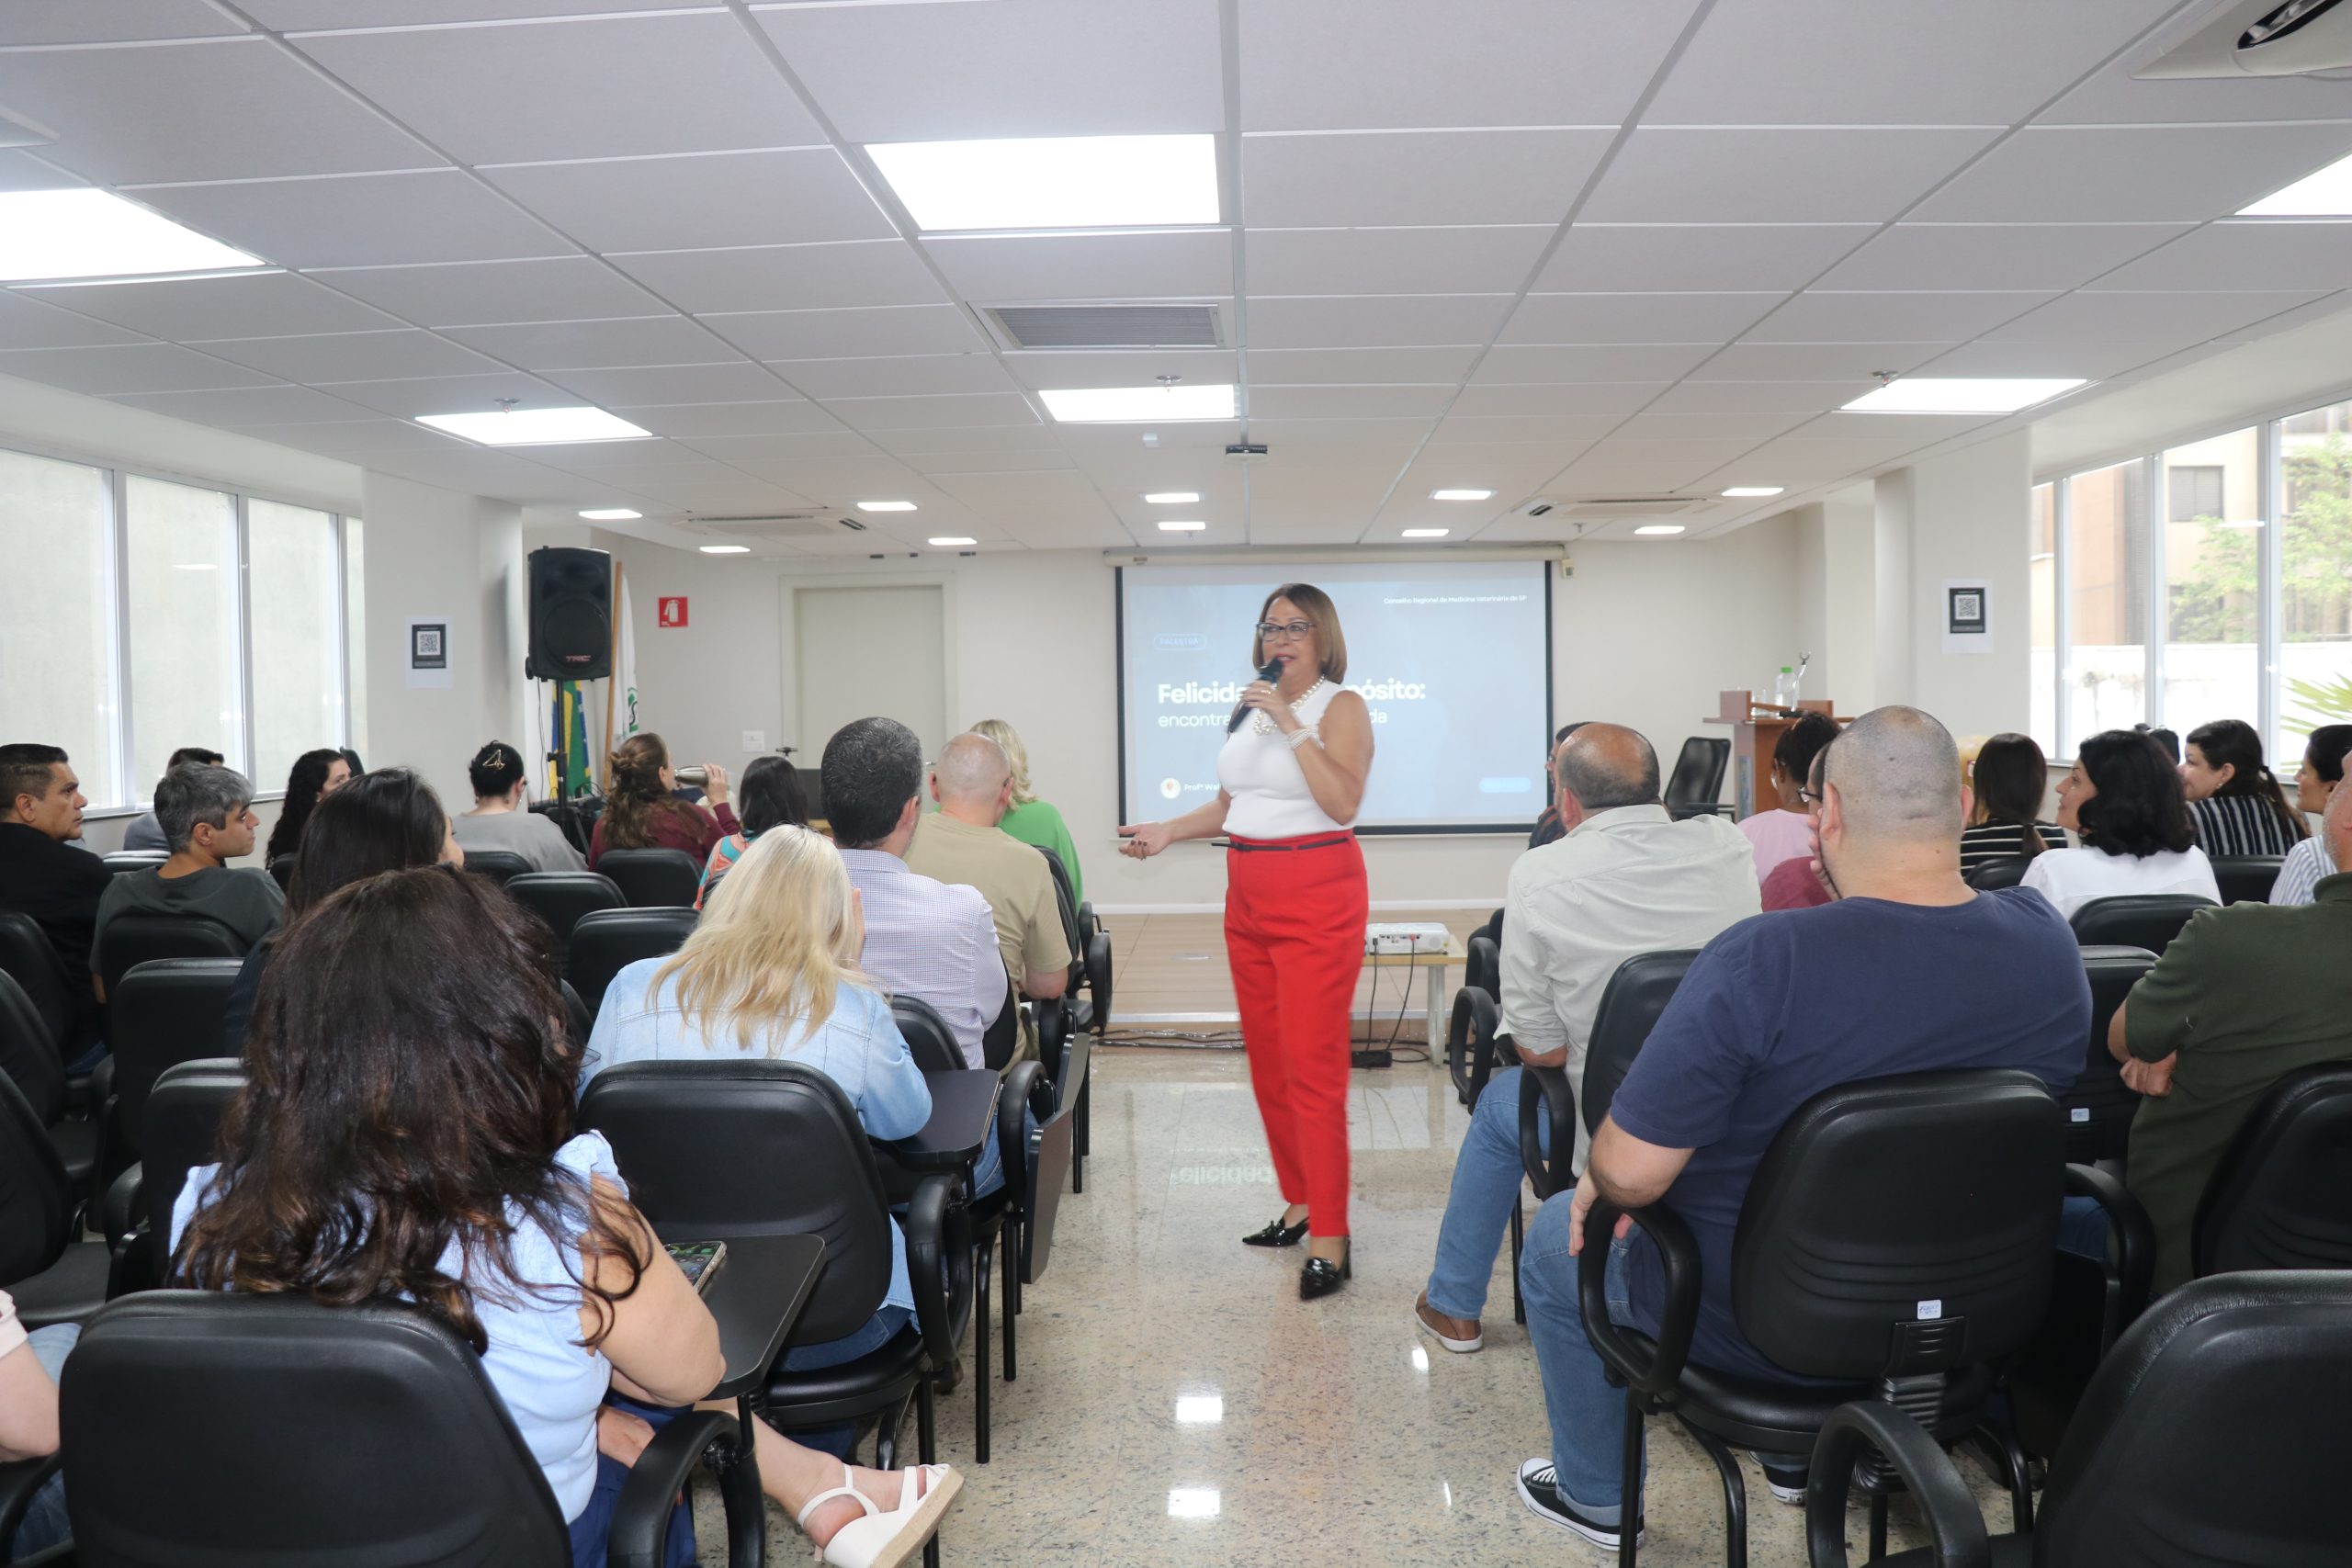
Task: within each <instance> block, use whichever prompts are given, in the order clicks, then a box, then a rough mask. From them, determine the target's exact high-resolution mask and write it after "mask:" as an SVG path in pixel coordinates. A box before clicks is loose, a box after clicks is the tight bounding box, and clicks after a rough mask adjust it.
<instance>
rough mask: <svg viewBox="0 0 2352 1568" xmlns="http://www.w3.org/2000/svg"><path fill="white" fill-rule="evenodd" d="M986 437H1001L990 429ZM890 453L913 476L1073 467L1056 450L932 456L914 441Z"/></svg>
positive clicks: (931, 432) (943, 453) (919, 435)
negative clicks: (902, 460) (899, 460)
mask: <svg viewBox="0 0 2352 1568" xmlns="http://www.w3.org/2000/svg"><path fill="white" fill-rule="evenodd" d="M986 433H987V434H989V435H990V436H995V435H998V434H1001V431H1000V430H999V429H997V428H996V427H994V426H989V427H986ZM892 434H899V435H908V434H911V435H915V436H917V437H918V438H920V437H921V436H924V435H937V434H942V433H941V432H938V431H916V432H909V431H897V432H893V433H892ZM965 434H971V433H970V432H968V431H967V432H966V433H965ZM890 451H891V453H892V454H893V455H894V456H897V457H900V458H903V459H904V460H905V462H906V464H907V466H908V467H909V468H913V469H914V470H915V471H916V472H917V473H920V474H923V475H926V476H930V475H938V474H1009V473H1017V472H1022V471H1025V470H1028V469H1033V468H1042V467H1047V466H1053V467H1060V468H1070V467H1074V466H1075V465H1073V464H1071V463H1070V461H1069V458H1068V457H1065V456H1063V455H1062V453H1061V452H1060V451H1059V449H1056V450H1055V451H1054V452H1052V453H1050V454H1047V455H1044V456H1041V455H1039V454H1038V453H1035V452H1000V451H995V450H986V451H979V452H934V451H932V450H930V449H928V448H927V447H926V446H923V445H922V444H921V442H920V440H918V442H917V443H916V444H915V445H911V446H892V447H891V448H890Z"/></svg>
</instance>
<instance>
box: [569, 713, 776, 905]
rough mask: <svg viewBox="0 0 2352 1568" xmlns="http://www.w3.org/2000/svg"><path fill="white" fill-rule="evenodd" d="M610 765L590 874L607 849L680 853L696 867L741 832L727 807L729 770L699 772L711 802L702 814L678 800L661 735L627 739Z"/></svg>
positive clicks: (711, 767) (713, 767)
mask: <svg viewBox="0 0 2352 1568" xmlns="http://www.w3.org/2000/svg"><path fill="white" fill-rule="evenodd" d="M608 762H609V766H610V768H611V772H612V782H611V783H610V784H607V785H606V786H605V814H604V815H603V816H602V817H599V818H597V819H596V829H595V831H594V832H593V833H591V834H590V835H589V837H588V869H589V870H591V871H594V869H595V868H596V863H597V862H598V861H600V860H602V859H604V858H605V851H606V850H680V851H683V852H685V853H687V854H689V855H692V856H693V857H694V859H695V864H697V865H700V864H702V863H706V862H707V861H708V860H709V859H710V852H711V851H712V850H714V849H716V848H717V847H718V841H719V840H721V839H724V838H725V837H727V835H728V834H729V833H740V832H741V831H742V830H743V825H742V824H741V822H738V821H737V820H736V819H735V812H734V808H733V807H729V805H728V804H727V770H726V769H724V768H722V767H719V766H718V764H717V763H709V764H706V765H705V766H704V768H703V793H704V794H705V795H707V796H709V798H710V809H709V810H707V811H706V810H704V809H703V808H702V807H699V806H696V805H695V804H694V803H693V802H692V801H686V800H680V799H679V798H677V795H676V793H675V792H676V790H677V787H678V775H677V773H676V772H675V771H674V770H673V769H672V767H671V766H670V749H669V748H668V747H667V746H665V745H663V744H662V738H661V737H660V736H658V735H655V734H653V733H651V732H650V731H649V732H647V733H645V734H643V735H632V736H630V737H629V738H628V739H626V740H624V741H622V742H621V743H620V745H619V746H617V747H616V748H615V749H614V750H613V754H612V756H611V758H610V759H608Z"/></svg>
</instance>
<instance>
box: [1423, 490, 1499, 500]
mask: <svg viewBox="0 0 2352 1568" xmlns="http://www.w3.org/2000/svg"><path fill="white" fill-rule="evenodd" d="M1494 495H1495V492H1494V491H1490V490H1433V491H1430V500H1431V501H1491V500H1493V499H1494Z"/></svg>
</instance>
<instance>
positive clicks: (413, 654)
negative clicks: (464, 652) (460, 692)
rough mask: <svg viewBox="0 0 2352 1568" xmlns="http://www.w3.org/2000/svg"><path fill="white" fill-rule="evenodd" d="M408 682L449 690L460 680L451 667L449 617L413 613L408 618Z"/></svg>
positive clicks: (414, 684)
mask: <svg viewBox="0 0 2352 1568" xmlns="http://www.w3.org/2000/svg"><path fill="white" fill-rule="evenodd" d="M407 674H408V683H409V684H410V685H412V686H428V687H437V688H439V689H441V690H444V691H447V690H448V689H449V688H450V687H453V686H455V685H456V684H457V683H458V681H457V673H456V671H453V670H451V669H450V667H449V617H448V616H447V615H418V616H412V617H411V618H410V620H409V622H408V667H407Z"/></svg>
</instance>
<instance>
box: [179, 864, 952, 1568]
mask: <svg viewBox="0 0 2352 1568" xmlns="http://www.w3.org/2000/svg"><path fill="white" fill-rule="evenodd" d="M534 926H535V922H533V921H532V920H531V919H530V918H529V917H528V916H527V915H526V914H525V913H524V912H523V911H522V909H521V908H520V907H519V906H517V905H516V904H515V903H514V902H513V901H512V900H511V899H509V898H508V897H506V896H505V895H504V894H503V892H501V891H500V890H499V889H498V888H497V887H495V886H492V885H491V884H489V883H488V882H486V881H483V880H481V879H479V878H474V877H467V876H459V875H455V874H451V873H450V872H448V871H446V870H442V869H437V868H426V869H420V870H414V871H402V872H389V873H386V874H383V875H380V876H376V877H371V878H369V879H368V880H367V881H364V882H360V883H357V884H355V885H353V886H348V887H345V888H343V889H342V890H340V891H339V892H337V893H335V894H334V895H332V896H330V897H328V898H327V899H326V900H325V901H324V902H322V903H321V904H320V905H318V906H317V907H316V908H313V909H311V911H310V912H309V913H308V914H307V915H306V916H304V918H303V919H301V920H300V922H299V923H298V924H297V925H295V926H294V928H293V929H292V930H290V931H288V933H287V937H286V943H285V951H284V953H283V955H282V960H283V961H282V962H280V963H279V964H275V965H273V966H272V968H271V970H270V973H269V977H268V979H267V981H266V984H265V985H264V986H263V987H262V994H261V1000H260V1007H259V1010H257V1012H256V1013H255V1015H254V1036H253V1041H252V1043H251V1044H250V1045H249V1046H248V1048H247V1050H246V1052H245V1071H246V1075H247V1081H246V1087H245V1089H244V1090H243V1093H241V1094H240V1095H239V1096H238V1097H237V1099H236V1100H234V1101H233V1102H232V1104H231V1106H230V1109H229V1113H228V1115H227V1117H226V1119H225V1121H224V1122H223V1124H222V1126H221V1131H220V1145H219V1146H220V1150H221V1154H222V1157H221V1159H220V1163H219V1164H217V1165H209V1166H204V1167H201V1168H198V1169H195V1170H192V1171H190V1172H189V1173H188V1181H187V1189H186V1190H184V1191H183V1192H182V1193H181V1194H180V1198H179V1201H178V1202H177V1203H176V1204H175V1206H174V1209H173V1212H172V1216H171V1239H172V1247H173V1263H172V1274H173V1278H174V1282H175V1283H176V1284H181V1285H186V1286H192V1287H194V1288H197V1289H199V1290H216V1291H218V1290H231V1291H251V1292H299V1293H300V1294H303V1295H306V1296H308V1297H310V1298H311V1300H313V1301H317V1302H320V1303H323V1304H325V1305H328V1306H344V1305H350V1304H353V1303H360V1302H369V1301H405V1302H410V1303H414V1304H415V1305H417V1306H419V1307H422V1308H423V1309H424V1311H425V1312H426V1313H427V1314H429V1315H431V1316H432V1317H434V1318H435V1319H436V1320H438V1321H439V1322H440V1323H442V1324H443V1325H446V1326H447V1327H448V1328H449V1329H450V1330H451V1331H453V1332H454V1333H455V1334H457V1336H458V1337H459V1338H461V1339H463V1340H464V1341H465V1342H466V1343H467V1344H469V1345H470V1346H471V1347H472V1348H473V1349H474V1351H475V1353H476V1354H477V1355H479V1356H480V1357H481V1366H482V1371H484V1373H485V1374H487V1375H488V1377H489V1379H490V1382H491V1385H492V1387H493V1388H495V1389H497V1391H498V1393H499V1396H500V1398H501V1400H502V1401H503V1403H504V1404H505V1406H506V1409H507V1413H508V1414H509V1415H510V1416H512V1417H513V1418H514V1421H515V1428H516V1430H517V1432H518V1433H519V1434H520V1435H521V1437H522V1438H523V1440H524V1442H525V1444H526V1446H527V1447H528V1448H529V1449H530V1450H531V1454H532V1457H533V1458H534V1459H535V1460H537V1462H538V1464H539V1468H540V1470H541V1472H542V1473H543V1474H545V1476H546V1477H547V1481H548V1489H549V1490H550V1491H551V1492H552V1493H553V1494H554V1495H555V1500H556V1504H557V1506H558V1507H559V1508H560V1510H561V1512H562V1515H563V1517H564V1519H565V1520H566V1521H567V1523H568V1524H569V1525H570V1528H571V1550H572V1560H573V1562H575V1563H578V1564H586V1563H592V1562H593V1563H602V1562H605V1546H606V1539H607V1537H608V1535H609V1532H610V1530H611V1527H612V1514H613V1508H614V1505H615V1504H616V1502H617V1501H618V1498H619V1495H620V1489H621V1485H622V1483H624V1482H625V1481H626V1479H627V1477H628V1460H629V1459H632V1458H633V1457H634V1456H635V1454H636V1453H638V1452H639V1451H641V1450H642V1447H643V1441H644V1439H645V1438H647V1437H649V1436H650V1426H651V1424H652V1423H654V1422H658V1421H662V1420H665V1419H667V1418H668V1416H669V1415H670V1414H671V1413H672V1411H673V1410H674V1408H675V1407H678V1406H683V1405H684V1404H689V1403H691V1402H692V1401H694V1400H695V1399H697V1398H699V1397H701V1396H702V1395H703V1394H704V1393H707V1392H708V1391H709V1389H710V1387H711V1385H712V1384H714V1383H715V1382H718V1379H719V1377H720V1376H721V1375H722V1374H723V1373H724V1372H725V1371H726V1363H725V1360H724V1359H723V1358H722V1357H721V1355H720V1353H719V1343H718V1325H717V1323H715V1322H714V1321H713V1320H712V1318H711V1315H710V1312H709V1309H707V1307H705V1306H704V1305H703V1303H702V1300H701V1298H700V1297H698V1296H697V1295H695V1291H694V1287H693V1286H692V1285H690V1284H688V1283H687V1282H686V1279H685V1276H684V1274H682V1273H680V1272H679V1269H678V1266H677V1265H676V1264H675V1263H674V1262H673V1261H671V1258H670V1256H669V1254H668V1253H667V1252H665V1251H664V1250H663V1249H662V1245H661V1243H660V1242H659V1241H658V1240H656V1239H655V1237H654V1235H653V1231H652V1228H651V1227H650V1225H648V1224H646V1222H645V1220H644V1218H643V1216H641V1215H640V1214H639V1213H638V1212H637V1210H636V1208H635V1207H634V1206H633V1205H632V1204H631V1203H630V1202H629V1201H628V1189H627V1187H626V1186H624V1185H623V1183H622V1181H621V1179H620V1176H619V1173H618V1172H617V1170H616V1168H615V1167H614V1164H613V1153H612V1149H611V1148H610V1146H609V1145H606V1144H605V1140H604V1139H603V1138H602V1137H601V1136H599V1135H598V1134H594V1133H587V1134H577V1135H574V1134H573V1133H572V1100H573V1091H574V1087H575V1082H576V1079H577V1077H578V1073H579V1063H580V1057H579V1055H578V1053H577V1052H576V1051H574V1050H573V1049H572V1047H571V1043H570V1042H568V1041H567V1040H566V1039H565V1038H564V1035H563V1031H562V1027H561V1025H560V1023H559V1022H557V1020H559V1019H560V1018H561V1017H562V1014H563V1006H562V1003H561V1001H560V999H559V998H558V995H557V992H556V987H555V981H554V978H553V976H552V975H551V973H550V972H549V970H548V967H547V966H546V964H545V961H544V955H543V953H541V951H540V948H539V943H540V941H541V938H540V936H539V934H538V933H537V931H536V930H535V929H534ZM611 1396H618V1402H617V1403H616V1404H608V1398H610V1397H611ZM632 1409H633V1410H634V1412H635V1414H632V1413H631V1412H632ZM763 1426H764V1423H760V1424H756V1425H755V1426H754V1428H753V1436H754V1440H755V1441H756V1443H757V1445H758V1459H759V1465H760V1479H761V1482H762V1484H763V1487H764V1488H765V1489H766V1490H767V1492H768V1493H769V1495H771V1496H776V1497H779V1498H781V1499H783V1500H784V1501H785V1502H786V1506H791V1507H794V1508H795V1509H796V1510H797V1513H798V1514H799V1515H800V1517H801V1518H802V1520H803V1522H804V1528H806V1529H809V1533H810V1537H811V1539H812V1540H815V1541H816V1542H817V1543H818V1545H819V1547H820V1551H822V1553H823V1556H824V1560H825V1561H826V1562H832V1563H836V1564H843V1565H849V1568H869V1565H873V1564H876V1563H882V1562H891V1563H895V1562H901V1561H903V1560H904V1558H905V1556H906V1555H907V1553H908V1551H910V1550H912V1548H913V1546H914V1545H917V1544H920V1542H921V1540H922V1538H923V1537H924V1536H925V1535H928V1534H929V1533H930V1531H931V1529H933V1528H935V1526H936V1522H937V1518H938V1516H939V1514H940V1513H942V1512H944V1509H945V1507H946V1505H947V1503H948V1501H949V1500H951V1499H952V1497H953V1496H954V1495H955V1491H956V1487H955V1485H954V1483H953V1480H952V1472H948V1471H946V1469H945V1467H944V1466H941V1467H923V1468H922V1469H910V1470H908V1471H905V1472H900V1474H899V1475H897V1476H886V1475H881V1474H878V1473H876V1472H872V1471H850V1470H848V1469H847V1467H845V1466H843V1465H842V1464H841V1463H840V1462H839V1461H834V1460H832V1459H830V1458H827V1457H824V1456H821V1455H819V1454H817V1453H815V1452H813V1451H812V1450H808V1449H805V1448H802V1447H800V1446H799V1445H797V1444H795V1443H792V1442H789V1441H787V1440H786V1439H785V1438H781V1437H779V1436H777V1435H776V1434H775V1433H774V1432H773V1431H768V1432H764V1433H763V1432H762V1431H761V1430H760V1427H763ZM837 1474H838V1475H840V1476H841V1477H842V1482H843V1483H844V1484H843V1485H842V1486H840V1487H831V1486H830V1485H829V1484H828V1483H830V1482H831V1479H832V1478H833V1477H834V1476H835V1475H837ZM877 1504H879V1505H882V1506H877ZM886 1507H887V1508H888V1509H890V1510H893V1511H887V1512H886V1511H885V1508H886ZM663 1560H664V1562H665V1563H668V1564H671V1565H673V1568H679V1565H683V1564H689V1563H692V1562H694V1560H695V1551H694V1539H693V1530H692V1527H691V1523H690V1522H689V1519H688V1513H687V1510H685V1509H683V1508H681V1509H678V1510H676V1511H675V1512H674V1513H673V1517H672V1519H671V1524H670V1534H669V1539H668V1540H667V1542H666V1543H665V1547H664V1557H663Z"/></svg>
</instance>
